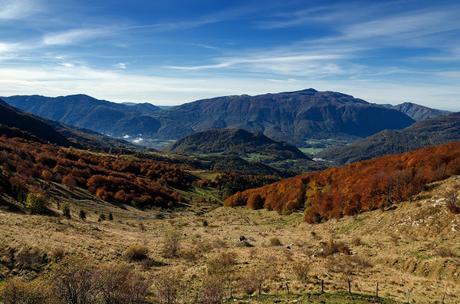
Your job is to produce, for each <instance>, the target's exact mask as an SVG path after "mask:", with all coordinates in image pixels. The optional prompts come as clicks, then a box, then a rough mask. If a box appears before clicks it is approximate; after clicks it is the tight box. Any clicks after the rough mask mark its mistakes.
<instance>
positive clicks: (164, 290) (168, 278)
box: [154, 271, 184, 304]
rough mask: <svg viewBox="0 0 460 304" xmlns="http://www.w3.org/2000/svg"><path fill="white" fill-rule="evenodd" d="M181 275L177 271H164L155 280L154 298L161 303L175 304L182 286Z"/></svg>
mask: <svg viewBox="0 0 460 304" xmlns="http://www.w3.org/2000/svg"><path fill="white" fill-rule="evenodd" d="M181 277H182V275H181V274H180V273H178V272H170V271H167V272H166V271H165V272H163V273H161V274H160V275H159V276H158V277H157V278H156V280H155V284H154V289H155V292H154V293H155V299H156V300H157V301H158V303H161V304H175V303H178V302H179V300H180V293H181V290H182V289H183V288H184V286H183V283H182V280H181Z"/></svg>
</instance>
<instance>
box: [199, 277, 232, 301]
mask: <svg viewBox="0 0 460 304" xmlns="http://www.w3.org/2000/svg"><path fill="white" fill-rule="evenodd" d="M224 297H225V290H224V286H223V284H222V278H221V277H220V276H208V277H207V278H206V279H205V280H204V281H203V283H202V285H201V288H200V290H199V294H198V301H199V303H201V304H221V303H222V302H223V300H224Z"/></svg>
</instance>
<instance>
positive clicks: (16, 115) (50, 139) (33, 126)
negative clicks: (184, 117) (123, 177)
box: [0, 99, 141, 152]
mask: <svg viewBox="0 0 460 304" xmlns="http://www.w3.org/2000/svg"><path fill="white" fill-rule="evenodd" d="M0 126H1V127H0V135H6V136H7V137H19V138H25V139H29V140H34V141H39V142H41V143H52V144H56V145H59V146H65V147H70V146H73V147H77V148H87V149H92V150H95V151H113V152H116V151H119V152H128V151H131V152H133V151H136V150H141V149H139V147H136V146H134V145H131V144H129V143H128V142H125V141H123V140H119V139H114V138H111V137H107V136H104V135H101V134H98V133H96V132H93V131H90V130H83V129H77V128H74V127H69V126H64V125H62V124H60V123H57V122H55V121H51V120H47V119H43V118H40V117H38V116H35V115H32V114H27V113H24V112H22V111H21V110H18V109H16V108H14V107H12V106H10V105H8V104H7V103H5V102H4V101H2V100H1V99H0Z"/></svg>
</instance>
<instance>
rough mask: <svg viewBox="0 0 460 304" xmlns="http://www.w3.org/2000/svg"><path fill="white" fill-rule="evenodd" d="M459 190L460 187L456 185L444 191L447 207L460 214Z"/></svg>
mask: <svg viewBox="0 0 460 304" xmlns="http://www.w3.org/2000/svg"><path fill="white" fill-rule="evenodd" d="M459 190H460V187H459V186H458V185H456V186H455V187H452V188H450V189H449V190H447V191H446V192H445V193H444V200H445V201H446V206H447V209H449V211H450V212H451V213H453V214H460V202H459V199H458V192H459Z"/></svg>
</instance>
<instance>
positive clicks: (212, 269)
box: [207, 252, 238, 274]
mask: <svg viewBox="0 0 460 304" xmlns="http://www.w3.org/2000/svg"><path fill="white" fill-rule="evenodd" d="M236 258H237V255H236V253H234V252H222V253H221V254H219V255H217V256H215V257H213V258H211V259H210V260H209V261H208V263H207V269H208V274H224V273H228V272H230V271H231V270H232V267H233V266H235V265H236V264H237V263H238V262H237V260H236Z"/></svg>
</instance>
